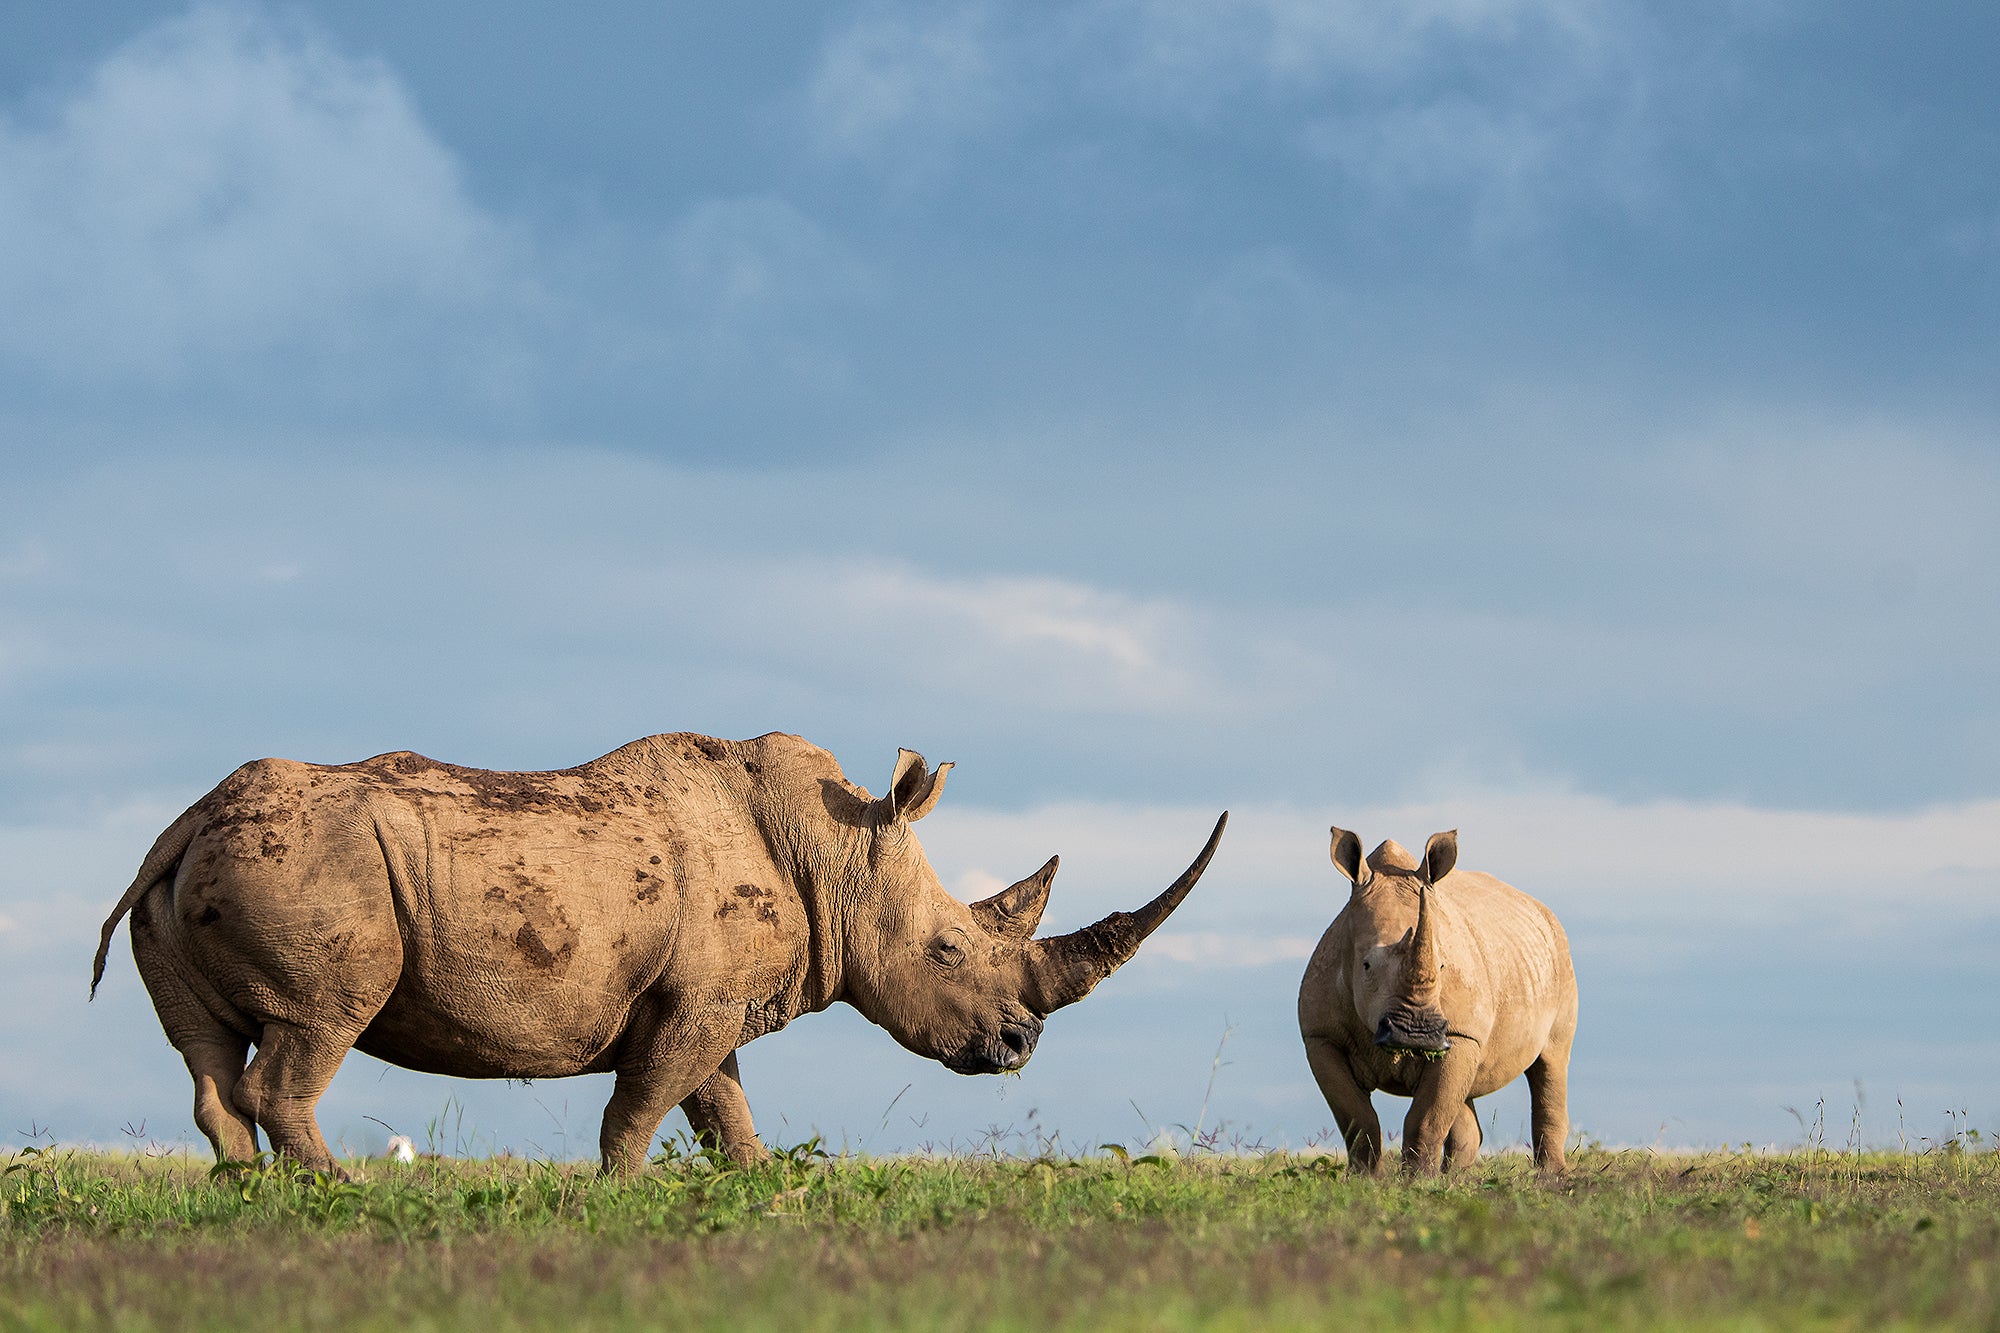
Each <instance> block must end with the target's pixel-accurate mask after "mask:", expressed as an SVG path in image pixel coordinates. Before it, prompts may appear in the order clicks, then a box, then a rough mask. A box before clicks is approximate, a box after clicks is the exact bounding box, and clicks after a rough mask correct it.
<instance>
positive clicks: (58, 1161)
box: [0, 1145, 2000, 1333]
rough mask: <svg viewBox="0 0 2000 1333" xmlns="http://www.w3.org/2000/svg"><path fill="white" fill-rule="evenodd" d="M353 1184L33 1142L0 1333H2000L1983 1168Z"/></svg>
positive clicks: (465, 1173)
mask: <svg viewBox="0 0 2000 1333" xmlns="http://www.w3.org/2000/svg"><path fill="white" fill-rule="evenodd" d="M1953 1146H1954V1147H1955V1145H1953ZM355 1169H356V1171H357V1173H360V1172H365V1176H366V1178H365V1179H360V1180H355V1181H340V1180H334V1179H329V1178H327V1177H324V1176H320V1177H311V1178H306V1179H299V1178H296V1177H295V1176H294V1175H293V1173H291V1172H290V1171H288V1170H282V1169H269V1168H267V1169H261V1170H257V1169H253V1170H248V1171H235V1172H230V1173H226V1174H215V1175H212V1174H211V1172H210V1171H209V1169H208V1167H207V1165H206V1163H205V1162H200V1161H194V1160H189V1159H188V1158H185V1157H173V1158H161V1159H146V1158H139V1157H128V1156H117V1155H108V1154H94V1153H80V1152H79V1153H71V1152H66V1151H62V1150H59V1149H50V1150H46V1151H41V1152H36V1151H33V1150H29V1151H27V1152H24V1153H22V1154H18V1155H16V1156H14V1157H12V1158H11V1159H8V1161H7V1164H6V1172H7V1174H6V1175H5V1177H4V1183H3V1184H0V1200H3V1201H4V1215H0V1328H6V1329H45V1328H78V1327H96V1328H116V1329H212V1328H260V1329H270V1328H328V1329H332V1328H381V1329H392V1328H393V1329H413V1328H414V1329H459V1328H472V1329H480V1330H484V1331H486V1333H498V1331H499V1330H508V1329H530V1328H536V1329H539V1328H564V1329H570V1328H579V1329H625V1328H656V1327H670V1328H675V1329H718V1330H720V1329H728V1330H755V1329H765V1328H770V1329H786V1330H811V1329H834V1328H873V1329H905V1328H907V1329H1015V1328H1018V1329H1046V1328H1075V1329H1181V1328H1218V1329H1252V1328H1301V1329H1304V1328H1315V1329H1317V1328H1367V1329H1370V1330H1383V1329H1390V1328H1405V1327H1413V1328H1424V1329H1432V1328H1435V1329H1460V1328H1481V1329H1488V1328H1499V1329H1512V1328H1524V1329H1525V1328H1591V1329H1596V1328H1686V1327H1711V1328H1730V1329H1763V1328H1827V1329H1833V1328H1839V1329H1885V1328H1935V1327H1967V1328H1996V1327H2000V1154H1994V1153H1990V1152H1962V1151H1955V1150H1947V1151H1938V1152H1932V1153H1929V1154H1925V1155H1916V1154H1902V1153H1880V1154H1878V1153H1862V1154H1851V1153H1831V1152H1825V1151H1810V1152H1800V1153H1794V1154H1789V1155H1781V1156H1770V1155H1752V1154H1731V1153H1720V1152H1719V1153H1715V1154H1709V1155H1700V1156H1685V1155H1682V1156H1657V1155H1652V1154H1648V1153H1644V1152H1622V1153H1614V1152H1603V1151H1589V1150H1586V1151H1583V1152H1580V1153H1578V1154H1577V1155H1576V1156H1575V1157H1574V1158H1573V1161H1572V1170H1571V1171H1570V1173H1569V1175H1568V1177H1567V1178H1566V1179H1564V1180H1562V1181H1560V1182H1556V1183H1552V1184H1544V1183H1541V1182H1538V1181H1537V1180H1536V1178H1535V1176H1534V1173H1533V1170H1532V1169H1531V1167H1530V1166H1529V1164H1528V1163H1527V1162H1526V1160H1525V1159H1524V1158H1522V1157H1519V1156H1515V1155H1503V1156H1500V1157H1495V1158H1489V1159H1486V1160H1484V1161H1482V1162H1481V1164H1480V1165H1479V1167H1478V1168H1476V1169H1475V1170H1474V1171H1472V1172H1471V1173H1468V1174H1465V1175H1462V1176H1459V1177H1456V1178H1453V1179H1450V1180H1447V1181H1441V1182H1418V1183H1407V1182H1402V1181H1398V1180H1393V1179H1392V1180H1388V1181H1381V1182H1377V1181H1364V1180H1355V1179H1351V1178H1349V1177H1348V1176H1347V1175H1346V1174H1345V1172H1344V1170H1343V1169H1342V1167H1341V1164H1340V1163H1339V1162H1338V1161H1337V1160H1335V1159H1329V1158H1317V1159H1313V1158H1299V1157H1293V1156H1288V1155H1284V1154H1270V1155H1264V1156H1255V1157H1247V1156H1246V1157H1227V1156H1202V1157H1199V1158H1194V1159H1182V1160H1161V1159H1158V1158H1150V1157H1141V1158H1133V1157H1128V1156H1124V1155H1122V1154H1119V1153H1114V1152H1106V1153H1102V1154H1098V1155H1093V1156H1089V1157H1085V1158H1081V1159H1055V1158H1043V1159H1018V1158H981V1157H955V1158H945V1159H885V1158H845V1159H829V1158H826V1157H825V1156H823V1155H821V1154H820V1153H818V1151H817V1150H816V1149H814V1148H811V1147H807V1148H802V1149H794V1150H792V1151H790V1152H787V1153H785V1154H782V1155H781V1156H779V1157H778V1159H777V1160H775V1161H773V1162H772V1163H771V1164H769V1165H768V1166H765V1167H761V1168H758V1169H756V1170H751V1171H742V1170H736V1169H733V1168H730V1167H728V1166H727V1165H726V1164H723V1163H719V1162H717V1161H715V1160H712V1159H710V1158H708V1157H706V1156H703V1155H699V1154H697V1155H694V1156H692V1157H690V1156H686V1155H682V1154H679V1153H669V1154H666V1155H665V1157H664V1158H663V1159H662V1160H660V1161H657V1162H656V1163H655V1165H654V1166H653V1167H652V1168H651V1169H650V1170H649V1171H648V1172H647V1173H646V1174H645V1175H644V1176H643V1177H641V1178H638V1179H633V1180H628V1181H610V1180H603V1179H599V1178H598V1177H597V1175H596V1173H595V1171H594V1170H593V1169H590V1168H587V1167H584V1166H581V1165H575V1164H553V1163H533V1162H523V1161H507V1160H498V1161H456V1160H438V1161H431V1160H425V1161H419V1162H418V1163H416V1164H414V1165H408V1166H400V1167H399V1166H394V1165H390V1164H386V1163H383V1162H379V1161H378V1162H369V1163H365V1164H356V1167H355Z"/></svg>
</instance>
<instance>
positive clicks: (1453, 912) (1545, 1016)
mask: <svg viewBox="0 0 2000 1333" xmlns="http://www.w3.org/2000/svg"><path fill="white" fill-rule="evenodd" d="M1434 892H1435V893H1436V895H1437V897H1436V901H1437V903H1438V905H1439V906H1440V908H1442V909H1443V910H1442V911H1441V913H1440V924H1441V925H1442V926H1443V927H1444V929H1443V931H1442V937H1441V939H1440V955H1441V957H1443V958H1444V959H1445V961H1446V963H1447V968H1448V972H1449V971H1456V972H1457V973H1458V978H1457V985H1456V986H1454V985H1453V984H1452V983H1451V982H1449V981H1448V982H1447V998H1446V1011H1447V1018H1448V1019H1454V1018H1456V1017H1457V1016H1456V1015H1454V1014H1452V1012H1451V1011H1452V1010H1453V1009H1459V1010H1461V1011H1462V1012H1463V1013H1464V1014H1465V1018H1466V1022H1467V1026H1469V1027H1475V1028H1484V1030H1485V1036H1484V1042H1485V1068H1484V1070H1483V1072H1482V1078H1481V1083H1482V1085H1485V1086H1482V1087H1481V1089H1479V1090H1478V1091H1476V1092H1475V1094H1474V1095H1484V1093H1485V1092H1487V1091H1491V1090H1492V1089H1493V1088H1495V1087H1499V1086H1501V1085H1504V1084H1505V1083H1508V1082H1511V1081H1512V1080H1513V1079H1515V1078H1517V1077H1519V1075H1520V1073H1521V1071H1522V1070H1524V1069H1526V1068H1527V1066H1528V1065H1529V1064H1530V1063H1532V1062H1533V1061H1534V1059H1535V1058H1536V1057H1537V1056H1538V1055H1539V1054H1540V1053H1541V1051H1542V1050H1543V1049H1544V1047H1546V1045H1547V1044H1548V1041H1549V1038H1550V1034H1551V1033H1552V1032H1554V1031H1556V1030H1557V1029H1559V1028H1562V1027H1563V1026H1564V1025H1566V1024H1568V1025H1573V1024H1574V1022H1575V1020H1576V973H1575V970H1574V968H1573V966H1572V964H1571V961H1570V953H1569V938H1568V936H1567V935H1566V934H1565V933H1564V931H1563V928H1562V924H1561V923H1560V922H1559V921H1557V920H1556V915H1555V913H1554V912H1552V911H1550V910H1549V908H1548V907H1547V906H1546V905H1545V904H1543V903H1541V902H1539V901H1538V900H1536V899H1534V898H1532V897H1530V896H1529V895H1527V894H1525V893H1523V892H1521V891H1520V890H1519V889H1517V888H1515V887H1514V886H1513V885H1511V884H1508V883H1506V882H1505V881H1503V880H1499V879H1496V878H1494V877H1493V876H1491V875H1487V874H1482V873H1479V872H1477V871H1455V872H1453V873H1452V874H1451V875H1450V876H1448V877H1446V879H1445V880H1443V881H1442V882H1441V883H1440V884H1439V885H1438V887H1437V889H1436V890H1434ZM1458 987H1464V988H1465V989H1463V990H1460V989H1458ZM1454 991H1455V992H1456V993H1455V994H1454V993H1453V992H1454Z"/></svg>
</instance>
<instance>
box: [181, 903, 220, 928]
mask: <svg viewBox="0 0 2000 1333" xmlns="http://www.w3.org/2000/svg"><path fill="white" fill-rule="evenodd" d="M220 920H222V909H221V908H219V907H217V906H216V905H215V904H214V903H210V904H208V906H206V907H204V908H202V909H201V910H200V911H199V912H195V913H193V914H191V915H190V916H188V917H187V923H188V924H189V925H190V926H212V925H214V924H215V923H216V922H218V921H220Z"/></svg>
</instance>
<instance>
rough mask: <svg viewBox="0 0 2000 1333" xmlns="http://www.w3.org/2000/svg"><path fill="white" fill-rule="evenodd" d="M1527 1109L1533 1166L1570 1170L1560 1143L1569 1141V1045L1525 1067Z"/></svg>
mask: <svg viewBox="0 0 2000 1333" xmlns="http://www.w3.org/2000/svg"><path fill="white" fill-rule="evenodd" d="M1528 1108H1529V1116H1530V1118H1531V1119H1532V1120H1533V1122H1534V1135H1535V1165H1536V1166H1537V1167H1539V1168H1540V1169H1541V1170H1543V1171H1547V1172H1550V1173H1552V1174H1560V1173H1562V1172H1563V1171H1566V1170H1568V1169H1569V1166H1568V1163H1567V1162H1565V1161H1564V1160H1563V1142H1564V1140H1566V1139H1568V1138H1569V1044H1568V1043H1567V1042H1565V1043H1563V1047H1562V1050H1561V1051H1560V1052H1559V1053H1558V1052H1554V1051H1544V1052H1542V1055H1541V1058H1540V1059H1538V1060H1536V1061H1535V1063H1533V1064H1531V1065H1529V1066H1528Z"/></svg>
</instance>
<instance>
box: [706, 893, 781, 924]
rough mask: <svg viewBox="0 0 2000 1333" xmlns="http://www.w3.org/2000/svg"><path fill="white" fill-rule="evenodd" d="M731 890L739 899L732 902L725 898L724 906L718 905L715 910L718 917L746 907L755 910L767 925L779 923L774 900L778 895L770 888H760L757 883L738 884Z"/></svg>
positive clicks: (758, 917) (757, 915)
mask: <svg viewBox="0 0 2000 1333" xmlns="http://www.w3.org/2000/svg"><path fill="white" fill-rule="evenodd" d="M730 892H731V893H733V894H735V895H736V897H737V899H738V900H739V901H737V902H733V903H732V902H729V901H727V900H725V901H724V902H723V904H722V906H721V907H718V908H717V909H716V911H715V915H716V917H717V918H718V919H720V918H721V917H724V916H727V915H729V914H730V913H731V912H733V911H735V910H737V909H738V908H745V909H748V910H750V911H752V912H754V913H755V914H756V917H757V919H758V920H759V921H762V922H763V923H765V924H766V925H769V926H775V925H777V924H778V907H777V904H776V903H775V902H774V901H773V900H774V899H775V898H776V897H777V895H776V894H774V893H772V892H771V891H770V890H769V889H765V888H759V887H758V886H757V885H755V884H738V885H737V886H736V887H735V888H733V889H731V890H730Z"/></svg>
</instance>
